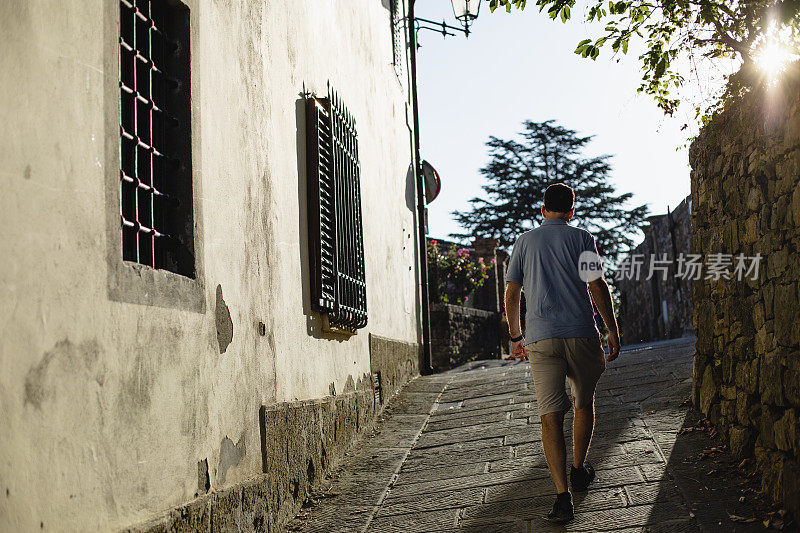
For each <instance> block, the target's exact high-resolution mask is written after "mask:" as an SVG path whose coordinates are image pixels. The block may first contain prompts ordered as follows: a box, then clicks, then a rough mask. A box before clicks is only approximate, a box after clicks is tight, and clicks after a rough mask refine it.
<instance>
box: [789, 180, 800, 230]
mask: <svg viewBox="0 0 800 533" xmlns="http://www.w3.org/2000/svg"><path fill="white" fill-rule="evenodd" d="M789 211H790V212H791V214H792V221H793V222H794V226H795V228H797V227H799V226H800V187H797V186H796V185H795V188H794V192H793V193H792V202H791V204H790V206H789Z"/></svg>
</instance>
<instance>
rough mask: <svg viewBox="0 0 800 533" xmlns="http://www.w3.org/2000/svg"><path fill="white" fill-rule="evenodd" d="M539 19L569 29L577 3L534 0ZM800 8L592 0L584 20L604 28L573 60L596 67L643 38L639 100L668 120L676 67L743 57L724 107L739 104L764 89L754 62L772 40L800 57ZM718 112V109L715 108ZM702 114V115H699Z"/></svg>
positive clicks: (765, 1)
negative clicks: (606, 50)
mask: <svg viewBox="0 0 800 533" xmlns="http://www.w3.org/2000/svg"><path fill="white" fill-rule="evenodd" d="M526 4H527V2H526V0H490V2H489V6H490V8H491V9H492V11H494V10H495V9H497V8H498V7H504V8H505V9H506V10H507V11H509V12H510V11H511V9H512V8H517V9H525V6H526ZM535 5H536V6H538V7H539V11H540V12H542V11H545V10H546V12H547V14H548V15H549V16H550V18H552V19H560V20H561V21H562V22H566V21H567V20H569V19H570V18H571V16H572V8H574V7H575V0H536V4H535ZM798 13H800V0H618V1H615V0H590V1H589V7H588V10H587V11H586V15H585V19H586V21H587V22H589V23H590V24H594V25H595V26H602V27H603V29H602V31H601V32H600V34H599V35H598V36H597V37H595V38H593V39H584V40H583V41H581V42H580V43H578V46H577V48H576V49H575V53H576V54H579V55H580V56H582V57H587V58H591V59H596V58H597V57H598V55H599V54H600V49H601V48H603V47H604V46H610V47H611V50H612V51H613V52H614V53H619V52H621V53H622V54H623V55H624V54H627V53H628V46H629V44H630V42H631V39H632V38H634V37H639V38H641V39H642V40H643V41H644V45H645V50H644V52H643V53H642V54H641V55H640V56H639V61H640V63H641V66H642V73H643V76H642V81H641V84H640V86H639V89H638V90H639V92H642V93H646V94H648V95H650V96H652V97H653V98H654V99H655V101H656V103H657V104H658V106H659V107H660V108H661V109H662V110H663V111H664V112H665V113H666V114H668V115H672V114H673V113H674V111H675V110H676V108H677V107H678V104H679V103H680V102H679V99H678V97H677V96H676V89H677V88H679V87H680V86H682V85H683V84H684V82H685V80H686V73H683V72H680V71H679V70H680V69H679V67H678V62H677V59H678V57H679V56H681V55H682V54H686V55H687V56H688V57H690V58H694V57H696V56H703V57H709V58H717V57H738V58H740V59H741V60H742V68H741V69H740V71H739V73H737V74H736V75H734V76H733V77H732V78H731V80H729V83H728V86H727V88H726V91H725V93H723V94H722V95H721V98H720V100H723V99H725V98H730V97H731V96H734V93H737V92H738V91H741V90H745V89H746V88H747V87H748V86H752V85H753V84H754V83H755V82H757V81H758V76H757V69H755V68H754V56H755V55H756V54H757V52H758V46H759V44H760V43H762V42H763V41H764V40H765V39H766V38H768V37H769V36H770V35H776V34H778V33H780V34H781V39H782V41H784V42H785V43H786V45H787V46H788V47H789V48H791V49H793V50H795V51H797V50H798V44H800V33H799V32H798V24H799V23H800V15H799V14H798ZM709 107H710V110H711V111H713V110H714V108H715V105H714V103H713V102H712V103H711V105H710V106H709ZM698 114H700V110H698Z"/></svg>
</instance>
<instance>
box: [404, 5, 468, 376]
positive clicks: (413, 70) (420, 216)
mask: <svg viewBox="0 0 800 533" xmlns="http://www.w3.org/2000/svg"><path fill="white" fill-rule="evenodd" d="M416 1H417V0H408V47H409V51H408V52H409V63H410V69H409V70H410V72H409V74H410V77H411V80H410V81H411V108H412V115H413V121H414V129H413V136H414V167H415V169H414V176H415V178H416V179H415V182H416V196H417V206H416V207H417V227H416V230H417V232H418V234H417V245H418V246H419V249H418V251H417V253H418V258H419V262H420V271H419V274H420V276H419V278H420V279H419V281H420V285H421V292H422V295H421V296H422V298H421V301H420V307H421V309H420V315H421V317H420V318H421V322H422V354H421V355H422V358H421V359H422V360H421V361H420V373H421V374H430V373H432V372H433V365H432V363H433V359H432V357H431V322H430V314H429V306H430V301H429V297H428V262H427V257H428V235H427V232H426V228H425V220H426V219H427V216H426V213H425V205H426V203H427V202H426V198H425V176H424V172H423V164H422V157H421V156H420V150H419V99H418V98H417V48H419V42H418V40H417V33H419V30H433V31H436V32H438V33H441V34H442V37H447V36H448V35H455V34H454V33H451V32H450V31H449V30H452V31H458V32H461V33H463V34H464V35H465V36H467V37H469V26H470V24H472V22H473V21H474V20H475V19H476V18H477V17H478V10H479V9H480V7H481V0H450V1H451V2H452V3H453V14H454V15H455V17H456V20H458V21H459V22H460V23H461V25H462V26H463V28H456V27H455V26H450V25H449V24H447V23H446V22H445V21H444V20H443V21H442V22H441V23H439V22H435V21H433V20H428V19H423V18H420V17H417V16H416V15H415V10H414V8H415V5H416ZM434 172H435V171H434Z"/></svg>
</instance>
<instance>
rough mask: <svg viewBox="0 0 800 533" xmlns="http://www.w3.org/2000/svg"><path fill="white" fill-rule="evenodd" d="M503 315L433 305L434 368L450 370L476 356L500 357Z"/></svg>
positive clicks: (432, 347) (466, 308)
mask: <svg viewBox="0 0 800 533" xmlns="http://www.w3.org/2000/svg"><path fill="white" fill-rule="evenodd" d="M500 350H501V349H500V315H499V314H498V313H495V312H492V311H484V310H481V309H470V308H468V307H461V306H457V305H435V306H433V307H432V308H431V353H432V358H433V368H434V369H435V370H437V371H439V370H447V369H448V368H453V367H456V366H458V365H460V364H463V363H466V362H468V361H474V360H476V359H493V358H498V357H500Z"/></svg>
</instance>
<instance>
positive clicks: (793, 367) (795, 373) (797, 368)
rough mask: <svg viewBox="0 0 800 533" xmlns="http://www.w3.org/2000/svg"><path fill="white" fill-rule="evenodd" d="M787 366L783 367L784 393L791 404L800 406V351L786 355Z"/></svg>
mask: <svg viewBox="0 0 800 533" xmlns="http://www.w3.org/2000/svg"><path fill="white" fill-rule="evenodd" d="M784 361H785V363H786V367H785V368H784V369H783V384H784V391H783V392H784V395H785V397H786V401H787V402H788V403H789V405H791V406H793V407H796V408H798V407H800V352H796V351H795V352H792V353H789V354H787V355H786V356H785V358H784Z"/></svg>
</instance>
